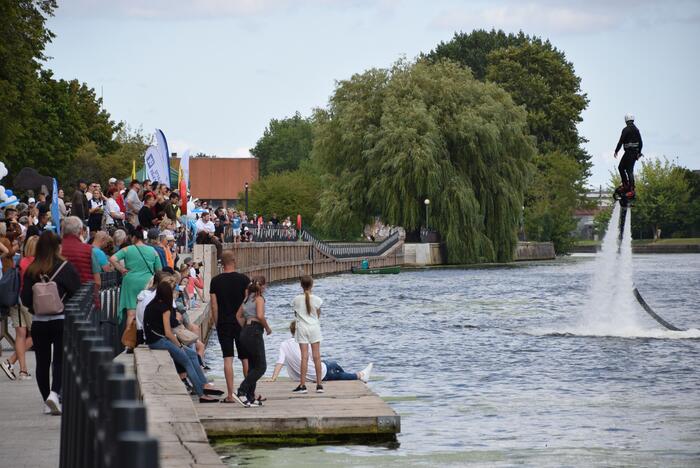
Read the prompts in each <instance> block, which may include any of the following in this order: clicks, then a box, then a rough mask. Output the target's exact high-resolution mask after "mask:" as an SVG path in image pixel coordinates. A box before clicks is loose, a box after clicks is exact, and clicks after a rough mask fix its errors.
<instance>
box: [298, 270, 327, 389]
mask: <svg viewBox="0 0 700 468" xmlns="http://www.w3.org/2000/svg"><path fill="white" fill-rule="evenodd" d="M313 286H314V280H313V278H311V277H310V276H302V277H301V288H302V289H303V290H304V293H303V294H299V295H298V296H296V297H295V298H294V299H293V300H292V308H293V309H294V316H295V317H296V322H297V327H296V333H295V335H294V339H295V340H296V342H297V343H299V349H300V351H301V381H300V382H299V386H298V387H297V388H295V389H294V390H292V392H293V393H306V392H307V390H306V371H307V367H308V365H309V364H308V362H309V345H311V354H312V356H313V360H314V367H315V368H316V393H323V385H321V378H322V376H323V371H322V369H321V339H322V337H321V322H320V318H321V305H322V304H323V299H321V298H320V297H318V296H315V295H314V294H312V293H311V289H312V288H313Z"/></svg>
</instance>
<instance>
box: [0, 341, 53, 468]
mask: <svg viewBox="0 0 700 468" xmlns="http://www.w3.org/2000/svg"><path fill="white" fill-rule="evenodd" d="M2 346H3V350H2V356H1V357H0V359H2V360H3V361H4V360H5V359H7V358H8V357H10V355H12V350H11V349H9V348H8V347H7V342H6V341H3V342H2ZM27 366H28V367H29V373H30V374H34V353H33V352H29V353H27ZM16 372H17V373H19V369H17V370H16ZM43 409H44V404H43V403H42V401H41V396H40V395H39V388H38V387H37V386H36V381H35V380H34V379H33V378H32V380H23V381H20V380H14V381H12V380H10V379H8V378H7V376H6V375H5V373H4V372H3V371H2V370H0V454H2V456H1V457H0V468H5V467H7V468H10V467H11V468H43V467H46V468H56V467H57V466H58V460H59V439H60V435H61V418H60V417H58V416H48V415H44V414H43V413H42V412H43Z"/></svg>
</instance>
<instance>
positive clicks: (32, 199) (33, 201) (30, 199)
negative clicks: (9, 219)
mask: <svg viewBox="0 0 700 468" xmlns="http://www.w3.org/2000/svg"><path fill="white" fill-rule="evenodd" d="M27 203H29V204H32V203H36V200H34V197H30V198H29V200H27Z"/></svg>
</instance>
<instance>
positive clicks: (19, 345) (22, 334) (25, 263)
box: [0, 236, 39, 380]
mask: <svg viewBox="0 0 700 468" xmlns="http://www.w3.org/2000/svg"><path fill="white" fill-rule="evenodd" d="M38 240H39V236H30V237H29V238H28V239H27V240H26V241H25V243H24V252H23V254H22V258H21V260H20V261H19V281H20V290H21V287H22V282H23V281H24V273H25V272H26V271H27V268H28V267H29V265H31V264H32V262H33V261H34V255H35V254H36V244H37V242H38ZM10 320H12V325H13V326H14V327H15V352H14V353H13V354H12V356H10V359H8V360H6V361H5V362H3V363H0V366H2V369H3V370H4V371H5V373H6V374H7V376H8V377H9V378H10V379H11V380H14V378H15V371H14V370H13V368H12V366H14V365H15V363H16V362H17V361H19V380H29V379H31V378H32V376H31V374H30V373H29V370H28V369H27V361H26V359H25V355H26V354H25V353H26V351H27V349H29V348H31V347H32V337H31V335H30V334H29V333H30V332H31V329H32V315H31V314H30V313H29V309H27V307H26V306H25V305H24V304H21V303H20V304H17V305H15V306H13V307H11V308H10Z"/></svg>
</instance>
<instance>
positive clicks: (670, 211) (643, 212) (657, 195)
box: [632, 158, 691, 238]
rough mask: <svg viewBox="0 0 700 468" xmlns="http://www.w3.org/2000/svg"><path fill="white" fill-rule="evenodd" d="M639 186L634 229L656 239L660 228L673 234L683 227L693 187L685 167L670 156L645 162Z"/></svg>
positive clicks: (633, 211) (633, 219)
mask: <svg viewBox="0 0 700 468" xmlns="http://www.w3.org/2000/svg"><path fill="white" fill-rule="evenodd" d="M635 188H636V192H637V199H636V202H635V205H634V209H633V210H632V213H633V216H632V229H633V232H635V233H637V232H639V233H641V234H642V237H643V238H650V237H651V238H654V237H656V236H655V233H656V231H657V229H661V232H662V235H664V236H666V237H671V236H672V235H673V234H674V232H676V231H678V230H679V228H682V226H683V225H684V223H685V216H686V214H687V211H686V210H687V207H688V205H689V202H690V188H691V187H690V184H689V183H688V179H687V178H686V173H685V170H684V169H683V168H681V167H679V166H677V165H676V164H674V163H672V162H670V161H669V160H668V159H666V158H664V159H658V158H657V159H653V160H650V161H642V169H641V171H639V174H638V175H637V177H636V183H635Z"/></svg>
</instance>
